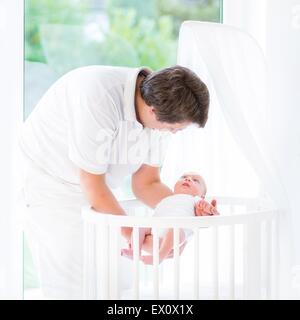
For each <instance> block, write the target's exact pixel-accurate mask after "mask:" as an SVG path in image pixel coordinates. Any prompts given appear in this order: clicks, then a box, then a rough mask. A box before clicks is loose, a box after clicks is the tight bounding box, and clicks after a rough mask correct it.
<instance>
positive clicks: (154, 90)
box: [140, 65, 209, 128]
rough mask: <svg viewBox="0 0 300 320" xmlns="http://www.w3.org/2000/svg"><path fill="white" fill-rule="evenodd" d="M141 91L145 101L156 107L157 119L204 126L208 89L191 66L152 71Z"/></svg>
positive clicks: (206, 116) (206, 113)
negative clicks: (189, 67) (188, 122)
mask: <svg viewBox="0 0 300 320" xmlns="http://www.w3.org/2000/svg"><path fill="white" fill-rule="evenodd" d="M140 92H141V96H142V98H143V99H144V101H145V102H146V104H147V105H149V106H152V107H154V108H155V111H156V119H157V120H158V121H161V122H167V123H182V122H185V121H190V122H192V123H196V124H198V125H199V127H202V128H203V127H204V126H205V124H206V121H207V118H208V109H209V92H208V89H207V87H206V85H205V83H204V82H202V81H201V79H200V78H199V77H198V76H197V75H196V74H195V73H194V72H193V71H191V70H190V69H188V68H185V67H181V66H178V65H176V66H173V67H169V68H165V69H162V70H159V71H156V72H152V73H150V74H148V75H147V76H146V77H145V79H144V80H143V81H142V82H141V85H140Z"/></svg>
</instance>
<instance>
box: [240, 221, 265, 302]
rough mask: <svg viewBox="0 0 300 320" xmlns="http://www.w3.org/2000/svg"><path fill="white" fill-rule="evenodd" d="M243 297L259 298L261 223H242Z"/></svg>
mask: <svg viewBox="0 0 300 320" xmlns="http://www.w3.org/2000/svg"><path fill="white" fill-rule="evenodd" d="M244 297H245V299H249V300H250V299H261V224H260V223H258V222H251V223H249V224H247V225H244Z"/></svg>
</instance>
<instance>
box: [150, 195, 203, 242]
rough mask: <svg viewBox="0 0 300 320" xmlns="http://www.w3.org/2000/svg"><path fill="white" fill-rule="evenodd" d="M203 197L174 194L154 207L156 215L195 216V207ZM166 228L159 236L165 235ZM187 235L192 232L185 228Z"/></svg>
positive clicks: (161, 230)
mask: <svg viewBox="0 0 300 320" xmlns="http://www.w3.org/2000/svg"><path fill="white" fill-rule="evenodd" d="M200 199H201V198H200V197H199V196H192V195H190V194H174V195H171V196H168V197H166V198H164V199H162V200H161V201H160V202H159V203H158V204H157V206H156V207H155V209H154V214H153V216H156V217H194V216H195V211H194V207H195V204H196V202H198V201H199V200H200ZM165 232H166V229H160V231H159V236H163V235H164V234H165ZM185 233H186V236H189V235H190V234H191V233H192V232H191V231H190V230H185Z"/></svg>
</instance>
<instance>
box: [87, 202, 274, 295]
mask: <svg viewBox="0 0 300 320" xmlns="http://www.w3.org/2000/svg"><path fill="white" fill-rule="evenodd" d="M217 199H218V205H219V206H218V208H219V211H220V216H212V217H188V218H178V217H176V218H171V217H168V218H166V217H151V209H149V208H147V207H146V206H145V205H144V204H143V203H141V202H140V201H138V200H135V199H134V200H126V201H121V202H120V204H121V206H122V207H123V208H124V210H125V211H126V212H127V213H128V215H129V216H116V215H111V214H102V213H99V212H96V211H94V210H93V209H91V208H90V207H84V208H83V209H82V216H83V220H84V271H83V273H84V274H83V288H84V289H83V290H84V298H85V299H271V298H272V299H273V298H276V291H277V280H276V279H277V269H276V266H277V265H278V263H277V262H278V261H277V255H276V252H277V250H276V247H277V221H276V211H275V210H274V209H267V208H265V207H264V206H263V205H262V202H261V201H258V199H249V198H246V199H242V198H224V197H221V198H220V197H219V198H217ZM123 226H124V227H125V226H127V227H133V243H132V245H133V260H129V259H127V258H124V257H121V248H122V246H125V245H126V243H125V241H124V239H122V237H121V233H120V228H121V227H123ZM139 227H151V228H152V234H153V265H151V266H145V265H144V264H143V263H142V262H141V261H140V260H139V248H138V245H139V244H138V230H139ZM160 228H173V230H174V232H173V234H174V256H173V258H172V259H168V261H167V262H165V261H166V260H165V261H163V262H162V263H160V264H159V238H158V230H159V229H160ZM180 228H185V229H192V231H193V235H192V236H191V239H190V240H189V241H188V244H187V246H186V248H185V250H184V251H183V253H182V254H181V255H179V229H180ZM122 242H123V243H122ZM186 251H187V253H186V255H188V252H189V256H188V257H185V256H184V255H185V252H186ZM205 254H206V256H205ZM221 255H222V259H223V260H222V261H221ZM124 259H125V260H127V262H126V263H125V264H126V265H125V264H124ZM122 261H123V262H122ZM183 262H184V263H185V264H186V266H185V268H184V269H183V267H182V265H183ZM205 265H208V266H205ZM166 266H167V267H166ZM166 268H167V272H166V270H165V269H166ZM203 268H206V269H203ZM203 270H204V271H203ZM121 271H123V275H122V274H121ZM124 272H125V277H126V278H127V282H128V281H129V283H130V285H129V287H128V285H127V288H125V287H124V285H123V284H122V279H121V278H122V277H123V278H124ZM222 273H225V276H224V275H223V276H222V277H223V278H222V277H221V274H222ZM201 277H202V278H203V279H200V278H201ZM185 278H190V279H189V280H186V281H185ZM208 278H209V281H208ZM221 278H222V279H221ZM166 279H167V280H168V281H167V282H168V283H167V284H164V282H166V281H164V280H166ZM123 280H124V279H123ZM188 281H190V282H188ZM123 282H124V281H123ZM145 283H146V284H145Z"/></svg>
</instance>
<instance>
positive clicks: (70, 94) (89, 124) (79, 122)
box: [66, 83, 118, 174]
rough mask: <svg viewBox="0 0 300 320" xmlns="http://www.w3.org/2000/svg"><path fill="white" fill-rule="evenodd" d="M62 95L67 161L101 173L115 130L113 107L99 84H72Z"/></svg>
mask: <svg viewBox="0 0 300 320" xmlns="http://www.w3.org/2000/svg"><path fill="white" fill-rule="evenodd" d="M66 94H67V98H66V101H67V104H66V116H67V123H68V156H69V159H70V160H71V161H72V162H73V163H74V164H75V165H76V166H78V167H79V168H81V169H83V170H85V171H87V172H90V173H93V174H103V173H105V172H107V168H108V166H109V162H110V155H111V148H112V142H113V140H114V138H115V133H116V129H117V122H118V121H117V117H116V109H115V105H114V103H113V101H112V99H111V98H110V96H109V95H108V94H107V93H106V92H105V90H104V89H103V88H102V87H99V85H98V86H97V87H96V88H93V87H92V86H91V87H89V86H88V85H87V84H83V85H81V86H77V85H76V84H74V83H72V84H71V85H69V87H68V90H67V93H66Z"/></svg>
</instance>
